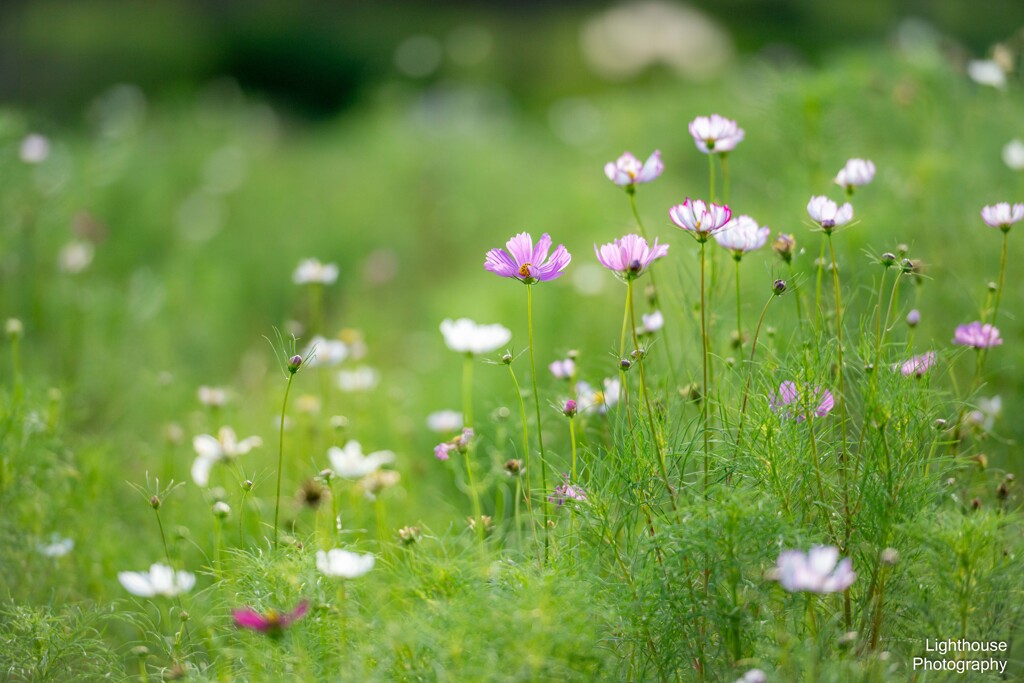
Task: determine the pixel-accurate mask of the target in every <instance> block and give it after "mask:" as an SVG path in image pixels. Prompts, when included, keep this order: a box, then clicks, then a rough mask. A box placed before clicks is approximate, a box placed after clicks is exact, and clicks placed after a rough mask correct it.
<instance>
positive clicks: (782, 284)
mask: <svg viewBox="0 0 1024 683" xmlns="http://www.w3.org/2000/svg"><path fill="white" fill-rule="evenodd" d="M785 291H786V281H785V280H776V281H775V282H773V283H772V293H773V294H775V296H779V295H780V294H782V293H783V292H785Z"/></svg>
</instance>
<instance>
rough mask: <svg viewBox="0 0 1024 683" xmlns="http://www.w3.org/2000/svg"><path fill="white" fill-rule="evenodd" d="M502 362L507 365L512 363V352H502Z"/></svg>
mask: <svg viewBox="0 0 1024 683" xmlns="http://www.w3.org/2000/svg"><path fill="white" fill-rule="evenodd" d="M501 362H502V363H504V364H505V365H512V354H511V353H509V352H507V351H506V352H505V353H503V354H501Z"/></svg>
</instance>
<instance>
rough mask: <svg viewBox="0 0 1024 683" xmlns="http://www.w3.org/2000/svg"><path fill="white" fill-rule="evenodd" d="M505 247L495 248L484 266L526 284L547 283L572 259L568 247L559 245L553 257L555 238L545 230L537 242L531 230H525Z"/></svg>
mask: <svg viewBox="0 0 1024 683" xmlns="http://www.w3.org/2000/svg"><path fill="white" fill-rule="evenodd" d="M505 246H506V247H507V248H508V250H507V251H506V250H505V249H500V248H498V249H491V250H490V251H489V252H487V258H486V259H485V260H484V268H486V269H487V270H489V271H490V272H492V273H494V274H495V275H500V276H502V277H511V278H515V279H516V280H519V281H520V282H522V283H523V284H527V285H532V284H533V283H535V282H547V281H548V280H554V279H555V278H557V277H560V276H561V275H562V271H564V270H565V268H566V267H567V266H568V265H569V262H570V261H571V260H572V254H570V253H569V252H568V251H567V250H566V248H565V246H563V245H561V244H559V245H558V247H557V248H556V249H555V251H554V253H552V254H551V257H550V258H549V257H548V252H549V251H551V237H550V236H549V235H548V234H547V233H544V234H543V235H541V237H540V239H539V240H537V245H536V246H534V244H533V237H532V236H531V235H530V233H528V232H521V233H519V234H518V235H516V236H515V237H513V238H512V239H510V240H509V241H508V242H507V243H506V245H505Z"/></svg>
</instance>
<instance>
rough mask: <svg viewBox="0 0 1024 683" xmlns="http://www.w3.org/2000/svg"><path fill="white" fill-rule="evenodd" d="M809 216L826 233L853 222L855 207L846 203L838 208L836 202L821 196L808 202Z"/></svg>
mask: <svg viewBox="0 0 1024 683" xmlns="http://www.w3.org/2000/svg"><path fill="white" fill-rule="evenodd" d="M807 215H809V216H810V217H811V219H812V220H813V221H814V222H815V223H817V224H818V225H820V226H821V227H822V229H823V230H825V231H826V232H831V231H832V230H833V229H835V228H838V227H840V226H843V225H846V224H847V223H849V222H850V221H852V220H853V206H851V205H850V203H849V202H846V203H845V204H843V205H842V206H837V205H836V203H835V202H834V201H832V200H831V199H829V198H828V197H823V196H821V195H818V196H815V197H811V200H810V201H809V202H807Z"/></svg>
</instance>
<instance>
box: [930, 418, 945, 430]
mask: <svg viewBox="0 0 1024 683" xmlns="http://www.w3.org/2000/svg"><path fill="white" fill-rule="evenodd" d="M932 424H933V425H934V426H935V428H936V429H945V428H946V421H945V420H943V419H942V418H941V417H940V418H939V419H937V420H936V421H935V422H933V423H932Z"/></svg>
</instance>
